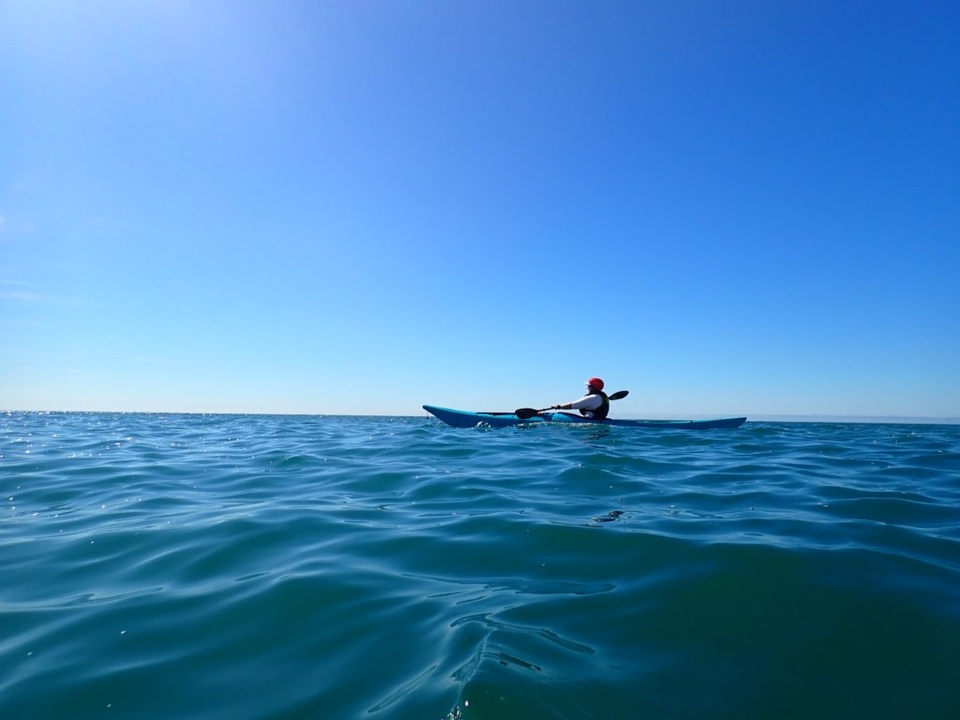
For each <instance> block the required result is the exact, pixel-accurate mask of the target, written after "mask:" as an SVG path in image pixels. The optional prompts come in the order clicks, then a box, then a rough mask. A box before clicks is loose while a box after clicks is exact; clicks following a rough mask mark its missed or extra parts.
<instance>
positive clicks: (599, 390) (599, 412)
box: [550, 377, 610, 420]
mask: <svg viewBox="0 0 960 720" xmlns="http://www.w3.org/2000/svg"><path fill="white" fill-rule="evenodd" d="M550 409H551V410H579V411H580V414H581V415H583V416H584V417H589V418H595V419H597V420H606V419H607V413H609V412H610V399H609V398H608V397H607V395H606V393H604V392H603V380H601V379H600V378H598V377H593V378H590V379H589V380H587V394H586V395H584V396H583V397H582V398H580V399H579V400H573V401H572V402H568V403H563V404H562V405H554V406H553V407H551V408H550Z"/></svg>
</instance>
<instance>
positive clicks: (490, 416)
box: [423, 405, 747, 430]
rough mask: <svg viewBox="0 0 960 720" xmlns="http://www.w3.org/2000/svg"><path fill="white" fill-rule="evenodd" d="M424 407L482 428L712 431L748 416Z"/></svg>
mask: <svg viewBox="0 0 960 720" xmlns="http://www.w3.org/2000/svg"><path fill="white" fill-rule="evenodd" d="M423 409H424V410H426V411H427V412H428V413H430V414H431V415H433V416H435V417H437V418H438V419H440V420H442V421H443V422H445V423H446V424H447V425H452V426H453V427H459V428H471V427H477V426H483V427H510V426H511V425H523V424H533V423H542V422H559V423H570V424H581V425H582V424H589V425H613V426H616V427H633V428H671V429H680V430H711V429H716V428H738V427H740V426H741V425H743V423H745V422H746V420H747V418H745V417H734V418H715V419H712V420H621V419H618V418H608V419H607V420H594V419H593V418H587V417H583V416H582V415H574V414H572V413H565V412H548V413H543V414H542V415H535V416H534V417H532V418H528V419H525V420H524V419H521V418H519V417H517V415H516V414H515V413H512V412H506V413H490V412H471V411H470V410H453V409H451V408H444V407H437V406H436V405H424V406H423Z"/></svg>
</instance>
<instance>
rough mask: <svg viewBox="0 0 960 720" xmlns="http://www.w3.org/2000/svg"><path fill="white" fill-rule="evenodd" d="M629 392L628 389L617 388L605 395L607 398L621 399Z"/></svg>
mask: <svg viewBox="0 0 960 720" xmlns="http://www.w3.org/2000/svg"><path fill="white" fill-rule="evenodd" d="M629 394H630V391H629V390H619V391H617V392H615V393H611V394H610V395H608V396H607V400H623V399H624V398H625V397H626V396H627V395H629Z"/></svg>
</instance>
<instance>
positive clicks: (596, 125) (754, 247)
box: [0, 0, 960, 417]
mask: <svg viewBox="0 0 960 720" xmlns="http://www.w3.org/2000/svg"><path fill="white" fill-rule="evenodd" d="M592 375H600V376H601V377H603V378H605V379H606V381H607V389H608V390H611V391H612V390H622V389H627V390H630V397H629V398H627V399H625V400H622V401H620V402H619V403H617V404H616V405H615V411H616V412H617V414H620V415H621V416H634V417H644V416H649V417H690V416H712V415H721V414H722V415H725V414H737V415H740V414H745V415H795V414H797V415H820V414H825V415H869V416H878V415H882V416H889V415H910V416H935V417H945V416H953V417H956V416H960V3H957V2H956V1H955V0H945V1H943V2H933V1H925V0H909V1H908V0H896V1H894V0H870V1H869V2H867V1H857V2H854V1H850V2H844V1H843V0H829V1H823V0H777V1H776V2H770V1H769V0H725V1H723V2H717V1H716V0H700V1H697V0H629V1H626V2H619V1H615V0H610V1H606V2H599V3H598V2H573V1H572V0H542V1H541V0H407V1H402V0H382V1H373V0H329V1H325V0H278V1H276V2H273V1H269V2H268V1H266V0H264V1H262V2H257V1H253V0H143V1H139V2H129V1H128V0H89V1H88V0H76V1H73V2H71V1H69V0H60V1H54V0H0V408H2V409H8V410H14V409H23V410H45V409H49V410H56V409H59V410H146V411H191V412H192V411H198V412H295V413H337V414H340V413H356V414H368V413H372V414H389V415H392V414H403V415H420V414H422V410H421V409H420V406H421V405H422V404H423V403H432V404H438V405H447V406H451V407H461V408H468V409H479V410H509V409H511V408H514V407H517V406H528V405H534V406H544V405H550V404H553V403H558V402H565V401H567V400H571V399H573V398H575V397H577V396H579V394H580V393H581V391H582V390H583V381H584V380H585V379H586V378H588V377H590V376H592Z"/></svg>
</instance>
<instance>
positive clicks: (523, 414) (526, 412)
mask: <svg viewBox="0 0 960 720" xmlns="http://www.w3.org/2000/svg"><path fill="white" fill-rule="evenodd" d="M629 394H630V391H629V390H618V391H617V392H615V393H611V394H610V395H608V396H607V400H623V398H625V397H626V396H627V395H629ZM546 410H550V408H542V409H540V410H537V409H536V408H517V409H516V410H514V411H513V414H514V415H516V416H517V417H518V418H520V419H521V420H529V419H530V418H532V417H534V416H535V415H539V414H540V413H542V412H544V411H546Z"/></svg>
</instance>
